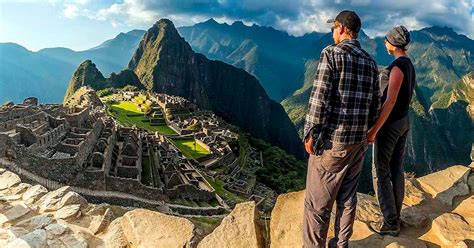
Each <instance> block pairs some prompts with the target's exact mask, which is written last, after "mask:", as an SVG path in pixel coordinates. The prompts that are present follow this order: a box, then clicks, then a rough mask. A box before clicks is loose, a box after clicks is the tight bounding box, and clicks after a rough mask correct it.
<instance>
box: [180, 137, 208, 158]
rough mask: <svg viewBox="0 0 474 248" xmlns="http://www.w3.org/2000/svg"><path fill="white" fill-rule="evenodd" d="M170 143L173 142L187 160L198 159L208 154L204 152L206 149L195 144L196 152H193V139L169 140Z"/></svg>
mask: <svg viewBox="0 0 474 248" xmlns="http://www.w3.org/2000/svg"><path fill="white" fill-rule="evenodd" d="M171 142H173V144H174V145H175V146H176V147H178V149H179V150H180V151H181V152H182V153H183V154H184V156H186V157H187V158H194V159H198V158H201V157H204V156H206V155H208V154H209V151H208V150H206V148H204V147H202V146H200V145H199V144H197V143H196V150H194V143H195V141H194V139H171Z"/></svg>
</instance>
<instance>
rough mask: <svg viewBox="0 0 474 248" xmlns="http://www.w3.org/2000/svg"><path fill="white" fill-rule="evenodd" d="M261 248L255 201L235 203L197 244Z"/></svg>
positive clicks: (202, 245)
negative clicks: (226, 214)
mask: <svg viewBox="0 0 474 248" xmlns="http://www.w3.org/2000/svg"><path fill="white" fill-rule="evenodd" d="M212 247H248V248H263V238H262V234H261V231H260V226H259V224H258V216H257V210H256V206H255V202H253V201H252V202H246V203H240V204H237V205H236V206H235V208H234V210H233V211H232V212H231V213H230V214H229V215H228V216H226V217H225V218H224V219H223V220H222V223H221V224H220V225H219V226H218V227H217V228H216V229H215V230H214V231H213V232H212V233H211V234H209V235H208V236H206V237H205V238H204V239H203V240H202V241H201V242H200V243H199V245H198V248H212Z"/></svg>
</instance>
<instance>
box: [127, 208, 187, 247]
mask: <svg viewBox="0 0 474 248" xmlns="http://www.w3.org/2000/svg"><path fill="white" fill-rule="evenodd" d="M121 223H122V230H123V233H124V235H125V238H126V239H127V240H128V242H129V244H131V245H132V246H136V247H191V239H192V238H193V230H194V225H193V223H192V222H191V221H189V220H187V219H185V218H180V217H175V216H171V215H166V214H162V213H158V212H154V211H150V210H145V209H137V210H133V211H130V212H127V213H126V214H125V215H124V216H123V217H121ZM151 227H152V228H151Z"/></svg>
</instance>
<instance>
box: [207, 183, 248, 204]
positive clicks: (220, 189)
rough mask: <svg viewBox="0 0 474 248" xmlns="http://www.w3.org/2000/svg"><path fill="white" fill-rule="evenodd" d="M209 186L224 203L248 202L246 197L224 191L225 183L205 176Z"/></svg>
mask: <svg viewBox="0 0 474 248" xmlns="http://www.w3.org/2000/svg"><path fill="white" fill-rule="evenodd" d="M204 178H206V180H207V181H208V182H209V184H210V185H211V186H212V187H213V188H214V190H215V191H216V194H218V195H219V196H220V197H222V199H224V201H229V200H230V201H233V202H236V203H239V202H245V201H248V200H247V199H246V198H245V197H241V196H239V195H237V194H235V193H232V192H230V191H228V190H226V189H224V182H223V181H222V180H219V179H215V180H214V179H212V178H211V177H208V176H204Z"/></svg>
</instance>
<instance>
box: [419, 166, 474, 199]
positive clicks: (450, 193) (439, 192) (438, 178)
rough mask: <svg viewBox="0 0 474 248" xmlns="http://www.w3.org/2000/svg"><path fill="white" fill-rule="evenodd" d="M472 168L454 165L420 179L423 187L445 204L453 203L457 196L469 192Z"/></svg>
mask: <svg viewBox="0 0 474 248" xmlns="http://www.w3.org/2000/svg"><path fill="white" fill-rule="evenodd" d="M470 171H471V169H470V168H469V167H466V166H461V165H457V166H453V167H450V168H448V169H446V170H442V171H439V172H435V173H432V174H429V175H427V176H424V177H421V178H419V179H418V182H419V183H420V185H421V188H422V189H423V190H424V191H425V192H427V193H429V194H431V196H432V197H434V198H437V199H438V200H439V201H441V202H442V203H444V204H447V205H452V204H453V199H454V198H455V197H457V196H463V195H467V194H469V185H468V176H469V174H470Z"/></svg>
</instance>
